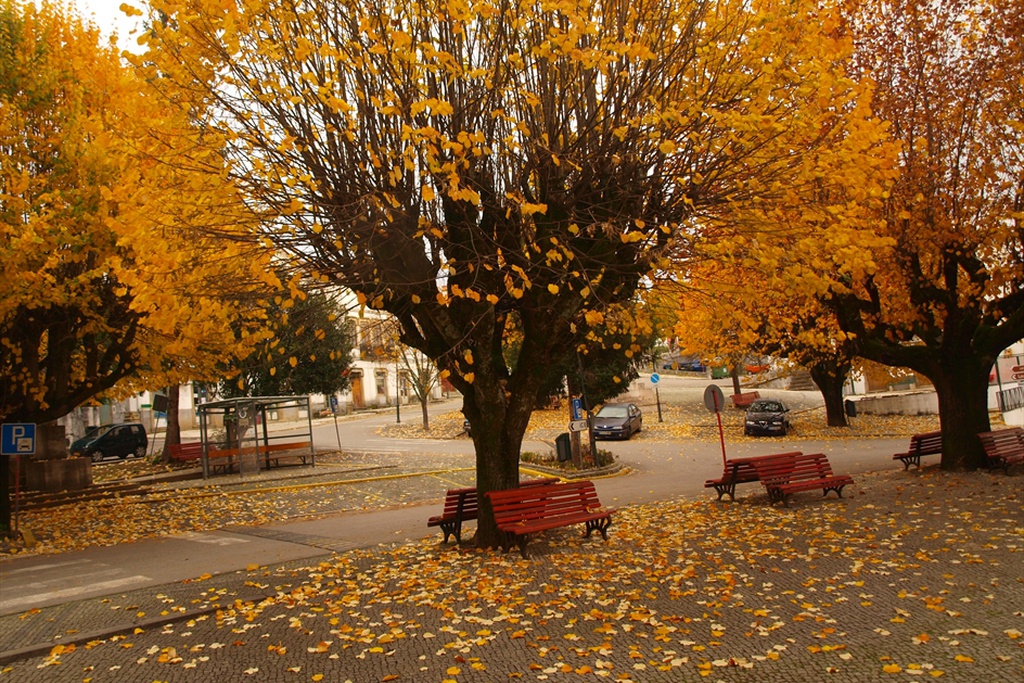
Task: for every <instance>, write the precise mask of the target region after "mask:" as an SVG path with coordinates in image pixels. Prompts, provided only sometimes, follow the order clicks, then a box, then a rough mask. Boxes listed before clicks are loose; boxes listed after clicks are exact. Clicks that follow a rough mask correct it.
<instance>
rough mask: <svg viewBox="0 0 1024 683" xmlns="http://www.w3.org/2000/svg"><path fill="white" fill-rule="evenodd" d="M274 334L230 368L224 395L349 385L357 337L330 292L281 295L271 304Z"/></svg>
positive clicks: (322, 390) (302, 391)
mask: <svg viewBox="0 0 1024 683" xmlns="http://www.w3.org/2000/svg"><path fill="white" fill-rule="evenodd" d="M267 312H268V318H269V321H270V322H269V323H268V325H269V329H270V331H271V332H272V334H273V336H272V337H271V338H269V339H267V340H266V341H264V342H262V343H261V344H259V346H258V347H257V348H256V349H254V351H253V353H251V354H250V355H249V356H247V357H246V358H244V359H240V360H238V361H236V362H235V363H232V364H230V365H229V366H227V367H225V368H224V374H225V376H226V377H227V379H225V380H223V381H222V382H221V394H222V395H223V396H283V395H289V394H324V395H325V396H332V395H333V394H335V393H336V392H340V391H344V390H345V389H347V388H348V385H349V380H348V370H349V367H350V366H351V365H352V349H353V346H354V344H355V340H354V339H353V338H352V334H351V331H350V330H349V329H348V327H347V326H346V324H345V317H344V311H343V310H342V308H341V306H340V305H339V304H338V303H337V302H336V301H334V300H333V299H332V298H331V297H330V296H328V295H327V294H325V293H323V292H312V293H309V294H303V295H300V296H297V297H295V298H294V299H292V298H287V297H284V296H279V297H278V298H277V301H276V302H275V303H273V304H271V305H270V306H269V307H268V311H267Z"/></svg>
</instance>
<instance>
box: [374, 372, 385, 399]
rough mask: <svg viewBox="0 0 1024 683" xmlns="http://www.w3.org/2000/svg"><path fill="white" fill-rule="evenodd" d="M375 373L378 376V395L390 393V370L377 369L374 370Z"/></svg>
mask: <svg viewBox="0 0 1024 683" xmlns="http://www.w3.org/2000/svg"><path fill="white" fill-rule="evenodd" d="M374 375H375V376H376V378H377V395H378V396H387V395H388V371H387V370H377V371H376V372H374Z"/></svg>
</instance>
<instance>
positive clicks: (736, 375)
mask: <svg viewBox="0 0 1024 683" xmlns="http://www.w3.org/2000/svg"><path fill="white" fill-rule="evenodd" d="M729 375H730V376H731V377H732V393H734V394H742V393H743V387H742V386H740V366H739V363H737V364H736V365H734V366H732V370H730V371H729Z"/></svg>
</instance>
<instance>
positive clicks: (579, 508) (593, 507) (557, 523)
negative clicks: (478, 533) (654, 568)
mask: <svg viewBox="0 0 1024 683" xmlns="http://www.w3.org/2000/svg"><path fill="white" fill-rule="evenodd" d="M487 497H488V498H489V499H490V501H491V508H492V509H493V510H494V521H495V523H496V524H497V526H498V530H499V531H500V532H501V533H502V534H503V539H502V548H503V549H504V551H505V552H508V550H509V548H511V547H512V544H513V543H515V544H518V546H519V552H520V553H522V555H523V557H526V544H527V543H528V542H529V539H530V535H531V534H535V533H538V532H540V531H547V530H549V529H555V528H558V527H563V526H570V525H572V524H586V531H587V533H586V536H587V537H588V538H589V537H590V534H591V533H592V532H594V531H595V530H596V531H600V532H601V536H602V537H603V538H604V539H605V540H606V541H607V540H608V527H609V526H610V525H611V523H612V513H613V512H615V510H614V509H612V508H606V507H603V506H602V505H601V501H600V500H598V498H597V489H595V488H594V482H592V481H586V480H582V481H568V482H563V483H555V484H541V485H538V486H527V487H520V488H517V489H509V490H507V491H488V492H487Z"/></svg>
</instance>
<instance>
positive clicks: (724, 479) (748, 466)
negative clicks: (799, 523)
mask: <svg viewBox="0 0 1024 683" xmlns="http://www.w3.org/2000/svg"><path fill="white" fill-rule="evenodd" d="M793 455H800V451H794V452H792V453H774V454H772V455H757V456H754V457H752V458H731V459H729V460H726V461H725V467H724V468H723V470H724V471H723V472H722V476H721V477H719V478H718V479H708V480H707V481H705V482H704V488H706V489H709V488H714V489H715V492H717V493H718V500H722V496H724V495H726V494H728V495H729V497H730V498H732V499H733V500H736V484H749V483H752V482H756V481H758V478H757V470H755V469H754V464H753V461H754V460H766V459H769V458H786V457H789V456H793Z"/></svg>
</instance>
